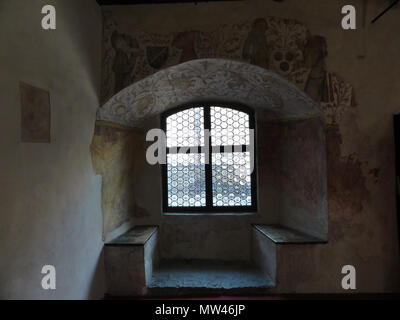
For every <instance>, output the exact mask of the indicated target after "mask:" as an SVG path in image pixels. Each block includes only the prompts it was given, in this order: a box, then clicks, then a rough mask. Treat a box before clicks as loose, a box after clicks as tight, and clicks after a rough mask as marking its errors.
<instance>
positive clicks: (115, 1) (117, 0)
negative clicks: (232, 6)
mask: <svg viewBox="0 0 400 320" xmlns="http://www.w3.org/2000/svg"><path fill="white" fill-rule="evenodd" d="M223 1H243V0H197V1H194V0H147V1H146V0H97V3H98V4H99V5H101V6H110V5H134V4H162V3H197V2H223Z"/></svg>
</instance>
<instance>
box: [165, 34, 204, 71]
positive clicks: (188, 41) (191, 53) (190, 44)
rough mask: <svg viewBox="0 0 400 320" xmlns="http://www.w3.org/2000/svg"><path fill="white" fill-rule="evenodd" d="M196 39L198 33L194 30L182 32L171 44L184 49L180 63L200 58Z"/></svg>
mask: <svg viewBox="0 0 400 320" xmlns="http://www.w3.org/2000/svg"><path fill="white" fill-rule="evenodd" d="M195 41H196V33H195V32H194V31H186V32H180V33H178V34H177V35H176V36H175V37H174V39H173V40H172V44H171V46H173V47H175V48H177V49H179V50H182V53H181V57H180V60H179V63H182V62H186V61H189V60H194V59H198V56H197V53H196V47H195Z"/></svg>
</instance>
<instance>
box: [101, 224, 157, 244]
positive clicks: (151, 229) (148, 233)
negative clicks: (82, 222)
mask: <svg viewBox="0 0 400 320" xmlns="http://www.w3.org/2000/svg"><path fill="white" fill-rule="evenodd" d="M157 228H158V227H156V226H136V227H134V228H132V229H130V230H129V231H127V232H125V233H124V234H122V235H120V236H119V237H117V238H115V239H114V240H112V241H110V242H107V243H106V244H105V245H106V246H143V245H145V244H146V242H147V241H148V240H149V239H150V238H151V237H152V236H153V234H154V233H155V232H156V231H157Z"/></svg>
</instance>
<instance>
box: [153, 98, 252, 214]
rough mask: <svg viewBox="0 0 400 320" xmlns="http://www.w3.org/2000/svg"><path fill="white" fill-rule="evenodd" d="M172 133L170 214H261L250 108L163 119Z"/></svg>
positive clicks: (199, 110) (196, 110) (167, 168)
mask: <svg viewBox="0 0 400 320" xmlns="http://www.w3.org/2000/svg"><path fill="white" fill-rule="evenodd" d="M161 125H162V128H163V130H164V131H165V133H166V137H167V141H166V146H167V150H166V153H167V162H166V164H165V165H163V166H162V170H163V209H164V212H177V213H179V212H184V213H190V212H210V213H212V212H215V213H218V212H251V211H256V210H257V196H256V194H257V193H256V173H255V172H256V170H255V169H256V168H255V163H256V161H255V138H254V136H255V135H254V114H253V112H252V110H251V109H249V108H247V107H244V106H237V105H225V104H223V105H222V104H221V103H216V104H196V105H191V106H184V107H181V108H178V109H174V110H169V111H168V112H165V113H164V114H163V115H162V117H161Z"/></svg>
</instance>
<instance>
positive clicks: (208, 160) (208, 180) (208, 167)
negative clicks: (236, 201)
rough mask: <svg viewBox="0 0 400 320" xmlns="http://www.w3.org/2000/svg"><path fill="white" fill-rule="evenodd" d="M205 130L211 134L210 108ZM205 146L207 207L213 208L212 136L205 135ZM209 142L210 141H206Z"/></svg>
mask: <svg viewBox="0 0 400 320" xmlns="http://www.w3.org/2000/svg"><path fill="white" fill-rule="evenodd" d="M204 129H205V130H208V131H209V132H210V130H211V115H210V107H209V106H208V107H204ZM204 140H205V141H204V145H205V146H208V150H206V154H205V157H206V159H205V161H206V206H207V208H211V207H212V206H213V205H212V147H211V135H206V134H204ZM206 140H208V141H206Z"/></svg>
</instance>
